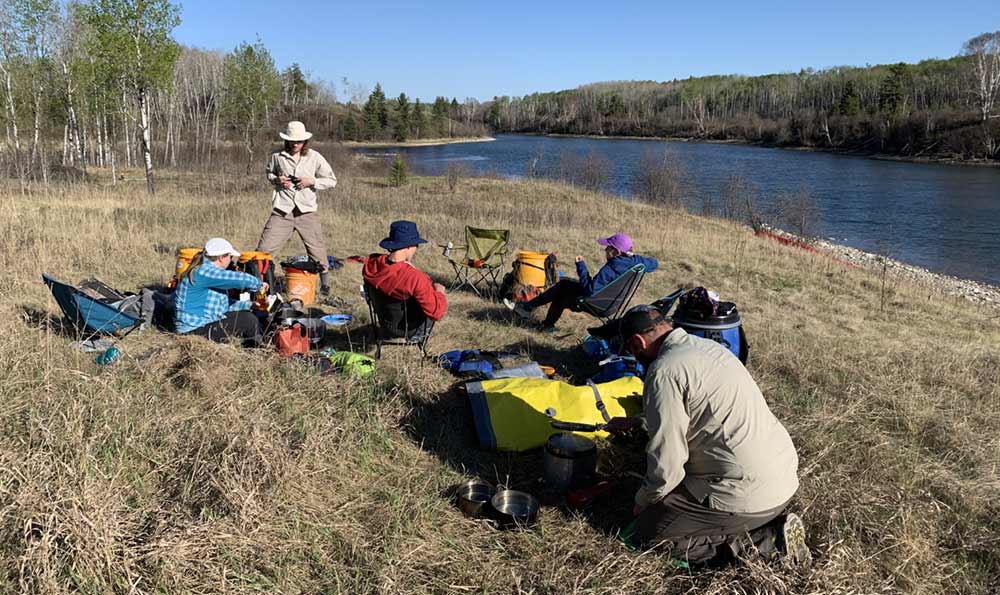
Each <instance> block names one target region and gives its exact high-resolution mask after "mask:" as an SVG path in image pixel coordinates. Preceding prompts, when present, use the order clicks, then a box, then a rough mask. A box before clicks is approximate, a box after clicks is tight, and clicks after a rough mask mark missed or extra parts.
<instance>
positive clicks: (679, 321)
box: [672, 302, 750, 365]
mask: <svg viewBox="0 0 1000 595" xmlns="http://www.w3.org/2000/svg"><path fill="white" fill-rule="evenodd" d="M724 304H725V302H723V304H720V306H722V305H724ZM727 311H728V312H729V313H728V314H725V315H720V316H706V317H701V316H698V315H692V314H691V313H687V312H684V311H682V310H678V311H676V312H674V315H673V317H672V318H673V320H674V326H676V327H680V328H682V329H684V330H685V331H687V332H688V334H691V335H696V336H698V337H704V338H705V339H711V340H713V341H715V342H716V343H719V344H720V345H722V346H723V347H725V348H726V349H728V350H729V351H731V352H732V354H733V355H735V356H736V357H737V358H739V360H740V362H742V363H743V364H744V365H746V363H747V356H748V355H749V354H750V346H749V345H748V344H747V339H746V335H745V334H744V332H743V321H742V320H741V319H740V312H739V310H737V309H736V307H735V306H733V307H732V309H731V310H728V309H727Z"/></svg>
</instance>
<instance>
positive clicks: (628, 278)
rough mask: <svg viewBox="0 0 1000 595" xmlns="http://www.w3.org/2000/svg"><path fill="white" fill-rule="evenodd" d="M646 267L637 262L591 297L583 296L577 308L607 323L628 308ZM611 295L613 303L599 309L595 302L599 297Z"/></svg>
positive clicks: (603, 297)
mask: <svg viewBox="0 0 1000 595" xmlns="http://www.w3.org/2000/svg"><path fill="white" fill-rule="evenodd" d="M645 272H646V267H645V266H644V265H642V264H637V265H635V266H633V267H631V268H629V269H628V270H627V271H625V272H624V273H622V274H621V275H619V276H618V278H617V279H615V280H614V281H612V282H611V283H608V284H607V285H605V286H604V287H602V288H601V290H600V291H598V292H597V293H596V294H594V295H592V296H589V297H581V298H580V300H579V301H578V302H577V307H576V310H577V311H578V312H585V313H587V314H590V315H591V316H593V317H595V318H597V319H599V320H600V321H601V322H602V323H607V322H609V321H611V320H613V319H615V318H618V316H620V315H621V313H622V312H624V311H625V310H627V309H628V306H629V304H631V303H632V298H634V297H635V294H636V292H637V291H638V290H639V284H640V283H642V278H643V277H644V276H645ZM606 297H611V304H610V305H608V306H605V307H604V308H601V309H599V307H598V306H597V305H596V304H595V303H594V302H595V301H596V300H595V298H597V299H601V300H603V299H605V298H606Z"/></svg>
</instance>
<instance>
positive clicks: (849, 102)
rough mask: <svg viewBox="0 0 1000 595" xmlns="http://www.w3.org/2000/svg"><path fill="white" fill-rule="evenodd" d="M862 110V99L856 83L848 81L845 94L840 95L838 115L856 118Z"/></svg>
mask: <svg viewBox="0 0 1000 595" xmlns="http://www.w3.org/2000/svg"><path fill="white" fill-rule="evenodd" d="M860 110H861V98H860V97H858V91H857V89H855V88H854V81H847V84H845V85H844V92H843V93H842V94H841V95H840V102H839V103H838V104H837V113H839V114H840V115H842V116H856V115H858V112H859V111H860Z"/></svg>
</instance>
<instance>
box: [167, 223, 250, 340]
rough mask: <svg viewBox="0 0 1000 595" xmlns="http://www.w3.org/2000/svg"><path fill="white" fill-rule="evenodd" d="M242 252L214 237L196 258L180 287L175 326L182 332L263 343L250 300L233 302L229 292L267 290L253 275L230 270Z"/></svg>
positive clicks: (220, 338) (212, 337)
mask: <svg viewBox="0 0 1000 595" xmlns="http://www.w3.org/2000/svg"><path fill="white" fill-rule="evenodd" d="M239 256H240V253H239V252H238V251H236V249H235V248H233V245H232V244H230V243H229V242H228V241H227V240H224V239H222V238H212V239H210V240H208V242H206V243H205V249H204V250H202V252H201V253H200V254H199V255H198V256H196V257H195V259H194V260H193V261H192V262H191V266H190V267H189V268H188V270H187V273H186V274H185V275H184V277H183V278H182V279H181V282H180V284H179V285H178V286H177V298H176V308H177V310H176V314H175V317H174V324H175V327H176V330H177V332H178V333H181V334H189V333H190V334H193V335H200V336H202V337H207V338H208V339H211V340H212V341H215V342H218V343H221V342H224V341H226V340H228V339H229V338H231V337H232V338H237V339H240V340H241V341H242V342H243V344H244V345H256V344H257V343H259V342H260V338H261V329H260V321H259V319H258V318H257V316H255V315H254V314H253V313H252V312H250V311H249V310H250V301H248V300H243V301H240V300H231V299H229V295H228V293H227V292H228V290H230V289H238V290H240V291H251V292H254V291H258V290H260V289H264V290H267V283H265V282H263V281H261V280H260V279H258V278H257V277H254V276H253V275H248V274H246V273H240V272H237V271H230V270H227V269H228V268H229V265H230V263H232V261H233V258H239Z"/></svg>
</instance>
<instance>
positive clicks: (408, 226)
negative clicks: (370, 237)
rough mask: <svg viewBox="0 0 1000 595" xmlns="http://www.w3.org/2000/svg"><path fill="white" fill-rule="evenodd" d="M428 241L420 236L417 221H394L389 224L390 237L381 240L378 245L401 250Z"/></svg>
mask: <svg viewBox="0 0 1000 595" xmlns="http://www.w3.org/2000/svg"><path fill="white" fill-rule="evenodd" d="M426 243H427V240H425V239H424V238H422V237H420V232H419V231H417V224H416V223H414V222H412V221H393V222H392V224H391V225H390V226H389V237H387V238H386V239H384V240H382V241H381V242H379V243H378V245H379V246H381V247H382V248H385V249H386V250H388V251H389V252H392V251H393V250H401V249H403V248H409V247H410V246H416V245H418V244H426Z"/></svg>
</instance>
